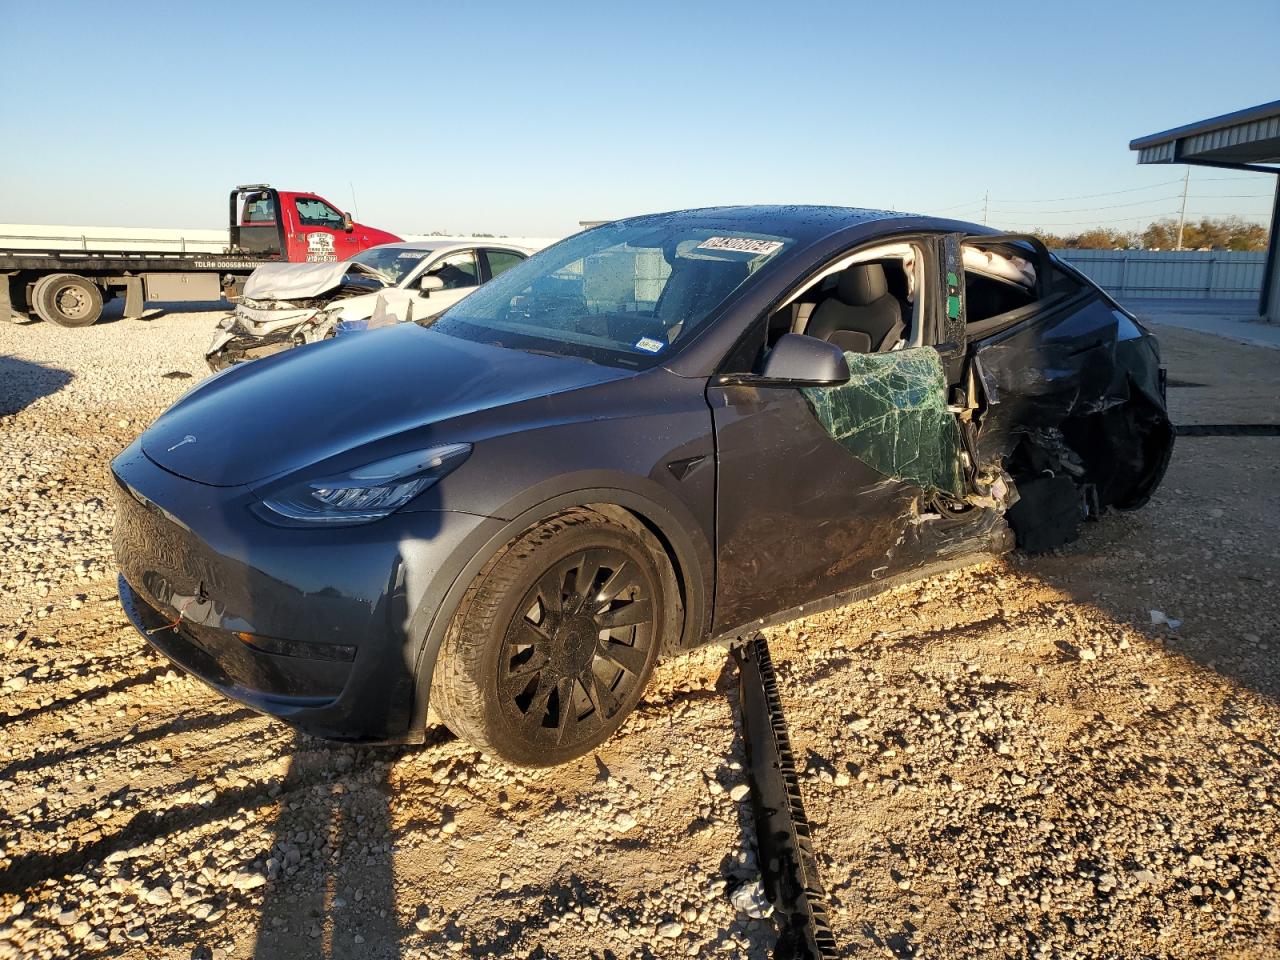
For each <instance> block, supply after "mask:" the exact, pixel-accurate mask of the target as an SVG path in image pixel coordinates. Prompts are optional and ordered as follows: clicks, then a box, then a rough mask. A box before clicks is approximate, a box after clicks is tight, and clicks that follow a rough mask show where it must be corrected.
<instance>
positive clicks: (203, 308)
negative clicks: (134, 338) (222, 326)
mask: <svg viewBox="0 0 1280 960" xmlns="http://www.w3.org/2000/svg"><path fill="white" fill-rule="evenodd" d="M231 309H232V306H231V304H230V303H228V302H227V301H226V300H192V301H189V302H188V301H182V300H172V301H169V300H157V301H154V302H152V303H151V304H150V305H148V306H147V307H145V308H144V309H143V311H142V313H141V314H140V315H138V316H137V317H133V318H132V319H134V320H160V319H163V318H164V317H166V316H168V315H169V314H175V313H182V314H185V313H209V314H219V313H229V312H230V311H231ZM124 319H126V318H125V315H124V300H123V299H122V298H120V297H116V298H115V299H113V300H109V301H107V302H106V303H105V304H104V305H103V307H102V316H101V317H99V318H98V319H97V321H95V323H94V326H95V327H102V326H107V325H108V324H113V323H117V322H119V321H121V320H124ZM210 320H211V322H210V324H209V335H210V336H211V337H212V336H213V323H212V317H211V318H210Z"/></svg>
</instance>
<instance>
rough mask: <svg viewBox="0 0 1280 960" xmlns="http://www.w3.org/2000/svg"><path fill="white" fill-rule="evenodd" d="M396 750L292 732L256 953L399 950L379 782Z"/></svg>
mask: <svg viewBox="0 0 1280 960" xmlns="http://www.w3.org/2000/svg"><path fill="white" fill-rule="evenodd" d="M402 752H403V750H402V749H401V748H395V747H383V748H364V749H358V750H356V749H351V748H348V747H343V746H340V745H337V744H332V743H327V742H325V741H322V740H317V739H314V738H311V737H308V736H306V735H304V734H301V733H298V734H295V735H294V743H293V757H292V760H291V761H290V764H289V771H288V773H287V774H286V776H285V782H284V791H285V798H284V799H282V800H281V803H280V812H279V814H278V816H277V819H276V824H275V833H276V839H275V843H274V844H273V845H272V847H271V849H270V850H269V851H268V852H267V854H266V857H267V859H266V861H265V864H264V866H265V869H266V874H267V880H268V883H267V886H266V888H265V890H266V896H265V897H264V899H263V903H262V910H261V913H260V914H259V918H258V928H257V933H256V935H255V938H254V944H253V951H252V954H253V956H254V957H255V958H258V960H280V958H295V957H296V958H308V960H311V958H330V957H334V958H336V957H355V956H359V957H371V958H372V957H377V958H379V960H395V958H399V957H400V956H402V949H401V940H402V937H403V935H404V933H405V931H404V930H402V928H401V926H400V922H399V918H398V915H397V913H396V881H395V867H394V853H395V851H394V845H393V837H392V825H391V806H390V804H391V789H392V788H391V786H390V784H389V783H388V782H387V774H388V771H389V770H390V767H391V764H392V762H393V761H394V760H395V759H396V758H397V757H399V756H400V754H401V753H402Z"/></svg>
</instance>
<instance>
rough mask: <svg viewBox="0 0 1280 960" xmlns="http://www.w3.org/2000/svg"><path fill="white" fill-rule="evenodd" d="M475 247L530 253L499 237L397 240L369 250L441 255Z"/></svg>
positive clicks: (516, 244) (525, 248) (526, 249)
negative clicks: (411, 251)
mask: <svg viewBox="0 0 1280 960" xmlns="http://www.w3.org/2000/svg"><path fill="white" fill-rule="evenodd" d="M475 247H496V248H497V249H500V250H519V251H520V252H521V253H531V252H532V251H530V250H529V248H528V247H522V246H520V244H518V243H508V242H506V241H505V240H503V239H501V238H499V237H476V238H475V239H474V240H397V241H395V242H394V243H380V244H378V245H377V246H376V247H370V248H369V249H371V250H382V249H396V250H426V251H429V252H432V253H436V252H440V253H443V252H446V251H449V250H470V249H473V248H475Z"/></svg>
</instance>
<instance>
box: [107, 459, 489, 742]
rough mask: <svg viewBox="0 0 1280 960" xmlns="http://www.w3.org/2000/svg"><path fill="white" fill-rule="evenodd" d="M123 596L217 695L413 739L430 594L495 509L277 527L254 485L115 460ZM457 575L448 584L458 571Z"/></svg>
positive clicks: (310, 729)
mask: <svg viewBox="0 0 1280 960" xmlns="http://www.w3.org/2000/svg"><path fill="white" fill-rule="evenodd" d="M112 472H113V474H114V477H115V481H116V482H115V499H116V524H115V530H114V536H113V541H114V547H115V553H116V561H117V564H118V566H119V568H120V581H119V587H120V601H121V604H122V606H123V607H124V611H125V613H126V615H127V616H128V618H129V620H130V622H131V623H132V624H133V625H134V627H135V628H137V630H138V631H139V633H141V634H142V635H143V636H144V637H145V638H146V639H147V641H148V642H149V643H151V644H152V646H154V647H155V648H156V649H157V650H159V651H160V652H161V653H162V654H164V655H165V656H166V657H168V658H169V659H170V660H172V661H173V662H174V663H175V664H177V665H178V666H180V667H181V668H182V669H183V670H185V671H187V672H188V673H190V674H192V675H193V676H195V677H197V678H198V679H200V680H202V681H204V682H205V683H207V684H208V685H209V686H211V687H213V688H214V689H215V690H217V691H218V692H219V693H222V694H223V695H225V696H227V697H230V698H232V699H234V700H237V701H239V702H241V703H244V704H246V705H247V706H249V707H252V708H253V709H255V710H258V711H260V712H262V713H265V714H268V715H270V716H273V717H276V718H278V719H280V720H283V721H285V722H286V723H289V724H291V725H292V726H294V727H296V728H298V729H300V730H302V731H304V732H306V733H310V734H313V735H315V736H320V737H325V738H327V739H336V740H360V741H373V742H397V741H404V740H409V739H414V738H416V737H417V736H418V735H420V733H421V731H420V730H416V729H413V728H414V723H413V716H414V707H415V689H414V686H415V675H414V674H415V668H416V664H417V656H418V652H419V649H418V647H419V644H420V643H421V641H422V634H423V633H424V630H423V629H422V624H424V623H426V622H429V621H430V619H431V617H432V616H433V615H434V610H433V609H427V608H428V607H430V604H431V602H432V601H431V599H430V598H433V597H437V596H439V595H440V594H441V593H442V592H443V588H442V584H441V581H449V582H451V577H452V571H454V570H456V569H457V568H458V567H459V566H460V565H461V564H462V563H463V562H465V559H464V558H463V557H462V556H460V552H461V553H465V552H466V551H465V549H464V550H462V551H460V549H459V548H460V545H462V544H463V543H464V541H468V538H469V537H470V536H471V535H472V534H473V533H476V532H477V531H479V530H481V529H483V528H484V527H485V526H486V525H489V524H494V523H496V522H497V521H493V520H490V519H489V518H485V517H477V516H473V515H471V514H464V513H456V512H451V511H443V510H440V511H427V512H421V513H407V514H393V515H392V516H390V517H388V518H386V519H385V520H381V521H378V522H376V523H372V524H367V525H362V526H356V527H345V528H322V529H314V530H313V529H293V528H282V527H273V526H271V525H269V524H266V523H264V522H262V521H261V520H259V519H258V518H257V517H255V516H254V515H253V514H252V513H251V512H250V510H249V504H250V502H252V494H251V493H250V492H249V491H248V490H247V489H246V488H241V487H212V486H207V485H204V484H199V483H195V482H193V481H190V480H186V479H183V478H181V477H178V476H176V475H174V474H172V473H169V472H168V471H166V470H164V469H162V468H161V467H159V466H157V465H156V464H155V463H153V462H152V461H151V460H149V459H148V458H147V457H146V456H145V455H144V454H143V453H142V450H141V447H140V445H139V444H138V443H136V442H135V443H134V444H133V445H131V446H130V447H129V448H128V449H127V450H126V451H125V452H124V453H122V454H121V455H120V456H119V457H117V458H116V460H115V461H114V462H113V463H112ZM446 586H447V584H446Z"/></svg>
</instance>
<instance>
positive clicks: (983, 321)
mask: <svg viewBox="0 0 1280 960" xmlns="http://www.w3.org/2000/svg"><path fill="white" fill-rule="evenodd" d="M1172 441H1173V431H1172V428H1171V427H1170V424H1169V421H1168V418H1167V416H1166V412H1165V402H1164V382H1163V371H1162V370H1161V368H1160V359H1159V353H1158V349H1157V346H1156V343H1155V341H1154V339H1153V338H1152V337H1151V336H1150V335H1149V334H1148V333H1147V332H1146V331H1145V330H1144V329H1143V328H1142V327H1141V326H1140V325H1139V324H1138V322H1137V321H1136V320H1135V319H1134V318H1133V317H1132V316H1130V315H1129V314H1127V313H1125V312H1124V311H1123V310H1122V309H1120V308H1119V307H1118V306H1117V305H1116V304H1115V303H1114V302H1113V301H1111V300H1110V299H1109V298H1108V297H1107V296H1106V295H1105V294H1103V293H1102V292H1101V291H1099V290H1098V289H1097V288H1096V287H1094V286H1093V285H1092V284H1091V283H1090V282H1089V281H1088V280H1086V279H1085V278H1083V277H1082V276H1081V275H1079V274H1078V273H1076V272H1075V271H1073V270H1072V269H1070V268H1069V267H1067V266H1065V265H1064V264H1062V263H1060V262H1058V261H1056V260H1055V259H1054V258H1053V257H1052V256H1051V255H1050V254H1049V253H1048V252H1047V251H1046V250H1045V249H1044V247H1043V246H1042V245H1041V244H1040V243H1039V242H1038V241H1037V240H1035V239H1034V238H1032V237H1028V236H1023V235H1016V234H998V233H994V232H992V231H988V230H986V229H985V228H982V227H977V226H974V225H972V224H967V223H960V222H956V221H950V220H939V219H936V218H931V217H919V216H908V215H903V214H896V213H891V212H886V211H873V210H860V209H843V208H834V207H738V208H717V209H706V210H691V211H686V212H680V213H669V214H661V215H655V216H647V217H636V218H634V219H629V220H624V221H619V222H616V223H610V224H606V225H604V226H600V227H596V228H595V229H592V230H588V231H586V232H583V233H580V234H577V235H576V236H573V237H570V238H568V239H567V240H564V241H562V242H560V243H558V244H556V245H554V246H552V247H550V248H548V249H546V250H544V251H542V252H541V253H539V254H537V255H535V256H533V257H531V258H530V259H529V260H527V261H525V262H524V263H522V264H520V265H518V266H516V267H514V268H513V269H511V270H510V271H508V272H507V273H505V274H504V275H503V276H501V277H499V278H497V279H495V280H494V281H493V282H491V283H489V284H488V285H486V286H484V287H482V288H481V289H479V290H478V291H477V292H475V293H473V294H472V295H471V296H469V297H468V298H466V299H465V300H463V301H462V302H460V303H459V304H458V305H456V306H455V307H453V308H452V309H450V310H449V311H447V312H446V313H445V314H443V315H442V316H441V317H440V318H439V319H438V320H436V321H435V322H433V323H431V324H430V325H427V326H422V325H415V324H405V325H402V326H397V327H393V328H390V329H387V330H383V331H379V332H376V333H370V334H369V335H367V336H363V337H352V338H347V339H341V340H335V341H331V342H326V343H320V344H315V345H312V346H308V347H305V348H302V349H299V350H295V351H290V352H288V353H284V354H281V355H279V356H277V357H273V358H269V359H266V360H262V361H259V362H257V363H253V364H249V365H247V366H243V367H237V368H233V369H231V370H229V371H227V372H226V373H224V374H221V375H219V376H215V377H213V378H211V379H209V380H207V381H206V382H204V383H203V384H201V385H199V386H198V387H196V388H195V389H193V390H192V391H191V392H190V393H188V394H187V395H186V396H184V397H183V398H182V399H181V400H180V401H179V402H178V403H176V404H174V406H173V407H172V408H170V409H169V410H168V411H167V412H166V413H165V414H164V415H163V416H162V417H160V419H159V420H157V421H156V422H155V424H154V425H153V426H152V427H151V428H150V429H148V430H147V431H146V432H145V433H144V434H143V435H142V436H141V437H139V438H138V440H136V441H135V442H134V443H133V444H131V445H130V446H129V447H128V449H126V450H125V451H124V452H123V453H121V454H120V455H119V456H118V457H117V458H116V459H115V461H114V462H113V464H112V469H113V471H114V474H115V478H116V482H117V519H116V528H115V549H116V556H117V560H118V563H119V566H120V583H119V585H120V598H121V601H122V602H123V604H124V609H125V611H126V612H127V613H128V615H129V617H130V619H131V620H132V621H133V623H134V624H135V625H136V626H137V628H138V629H139V631H141V632H142V633H143V634H144V635H145V636H146V638H147V639H148V640H149V641H150V642H151V643H152V644H154V645H155V647H156V648H157V649H159V650H160V651H161V652H162V653H164V654H165V655H166V656H168V657H169V658H170V659H172V660H173V661H174V662H175V663H177V664H178V665H180V666H181V667H183V668H184V669H186V670H188V671H190V672H191V673H193V674H195V675H196V676H198V677H200V678H201V679H203V680H204V681H206V682H207V683H209V684H211V685H212V686H213V687H215V688H216V689H217V690H219V691H221V692H222V693H224V694H226V695H227V696H229V697H233V698H235V699H236V700H239V701H241V702H243V703H246V704H248V705H249V706H251V707H254V708H256V709H258V710H261V711H263V712H264V713H268V714H271V715H273V716H275V717H278V718H280V719H282V720H284V721H286V722H288V723H291V724H293V725H295V726H297V727H298V728H300V729H302V730H304V731H308V732H310V733H314V734H317V735H320V736H325V737H331V738H340V739H357V740H367V741H414V740H420V739H421V738H422V736H423V732H424V727H425V724H426V717H427V707H428V704H430V706H431V708H432V710H433V711H434V712H435V713H436V714H437V715H438V716H439V717H440V718H442V719H443V721H444V722H445V723H446V724H448V725H449V727H451V728H452V729H453V730H454V731H455V732H456V733H457V734H459V735H460V736H462V737H465V738H466V739H467V740H469V741H470V742H471V743H473V744H475V745H476V746H477V747H479V748H481V749H482V750H485V751H488V752H490V753H492V754H495V755H497V756H499V757H502V758H503V759H505V760H508V761H510V762H513V763H518V764H528V765H544V764H552V763H558V762H561V761H564V760H567V759H570V758H572V757H575V756H579V755H581V754H583V753H585V752H587V751H589V750H591V749H592V748H593V747H595V746H596V745H598V744H599V743H601V742H602V741H603V740H604V739H605V738H607V737H608V736H610V734H612V733H613V732H614V731H615V730H616V729H617V728H618V726H619V725H620V724H621V723H622V721H623V719H624V718H625V717H626V715H627V713H628V711H630V710H631V709H632V707H634V706H635V704H636V702H637V700H638V699H639V698H640V696H641V693H642V691H643V689H644V685H645V681H646V680H647V678H648V676H649V674H650V672H651V670H652V669H653V666H654V663H655V661H657V660H658V659H659V658H661V657H664V656H667V655H671V654H676V653H679V652H680V651H682V650H688V649H690V648H692V647H695V646H697V645H699V644H702V643H705V642H708V641H710V640H715V639H725V638H730V637H733V636H734V635H736V634H739V633H742V632H744V631H747V630H750V629H753V628H754V627H757V626H759V625H762V624H769V623H777V622H780V621H783V620H786V619H788V618H793V617H797V616H800V615H803V614H808V613H811V612H813V611H815V610H818V609H821V608H823V607H829V606H832V605H834V604H837V603H840V602H843V601H847V600H849V599H852V598H856V597H861V596H866V595H868V594H869V593H871V592H874V591H876V590H881V589H885V588H888V587H891V586H893V585H896V584H900V583H902V582H904V581H906V580H910V579H914V578H917V577H921V576H925V575H928V574H931V573H934V572H937V571H940V570H943V569H947V568H949V567H953V566H956V565H958V564H962V563H966V562H970V561H971V560H973V559H974V558H975V557H978V556H981V555H989V554H992V553H999V552H1002V551H1006V550H1009V549H1011V548H1012V547H1013V546H1014V543H1015V541H1016V542H1018V543H1019V544H1021V546H1023V547H1024V548H1026V549H1029V550H1043V549H1047V548H1051V547H1053V546H1055V545H1057V544H1061V543H1063V542H1066V541H1068V540H1070V539H1072V538H1074V537H1075V536H1076V534H1077V528H1078V526H1079V524H1080V523H1081V521H1082V520H1084V519H1088V518H1092V517H1096V516H1098V515H1100V514H1102V513H1103V512H1105V511H1106V510H1107V509H1108V508H1116V509H1131V508H1134V507H1138V506H1141V505H1142V504H1143V503H1144V502H1145V501H1146V500H1147V498H1148V497H1149V496H1150V495H1151V493H1152V491H1153V490H1154V489H1155V487H1156V485H1157V484H1158V483H1159V482H1160V479H1161V477H1162V475H1163V473H1164V470H1165V466H1166V464H1167V463H1168V459H1169V455H1170V452H1171V449H1172Z"/></svg>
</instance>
